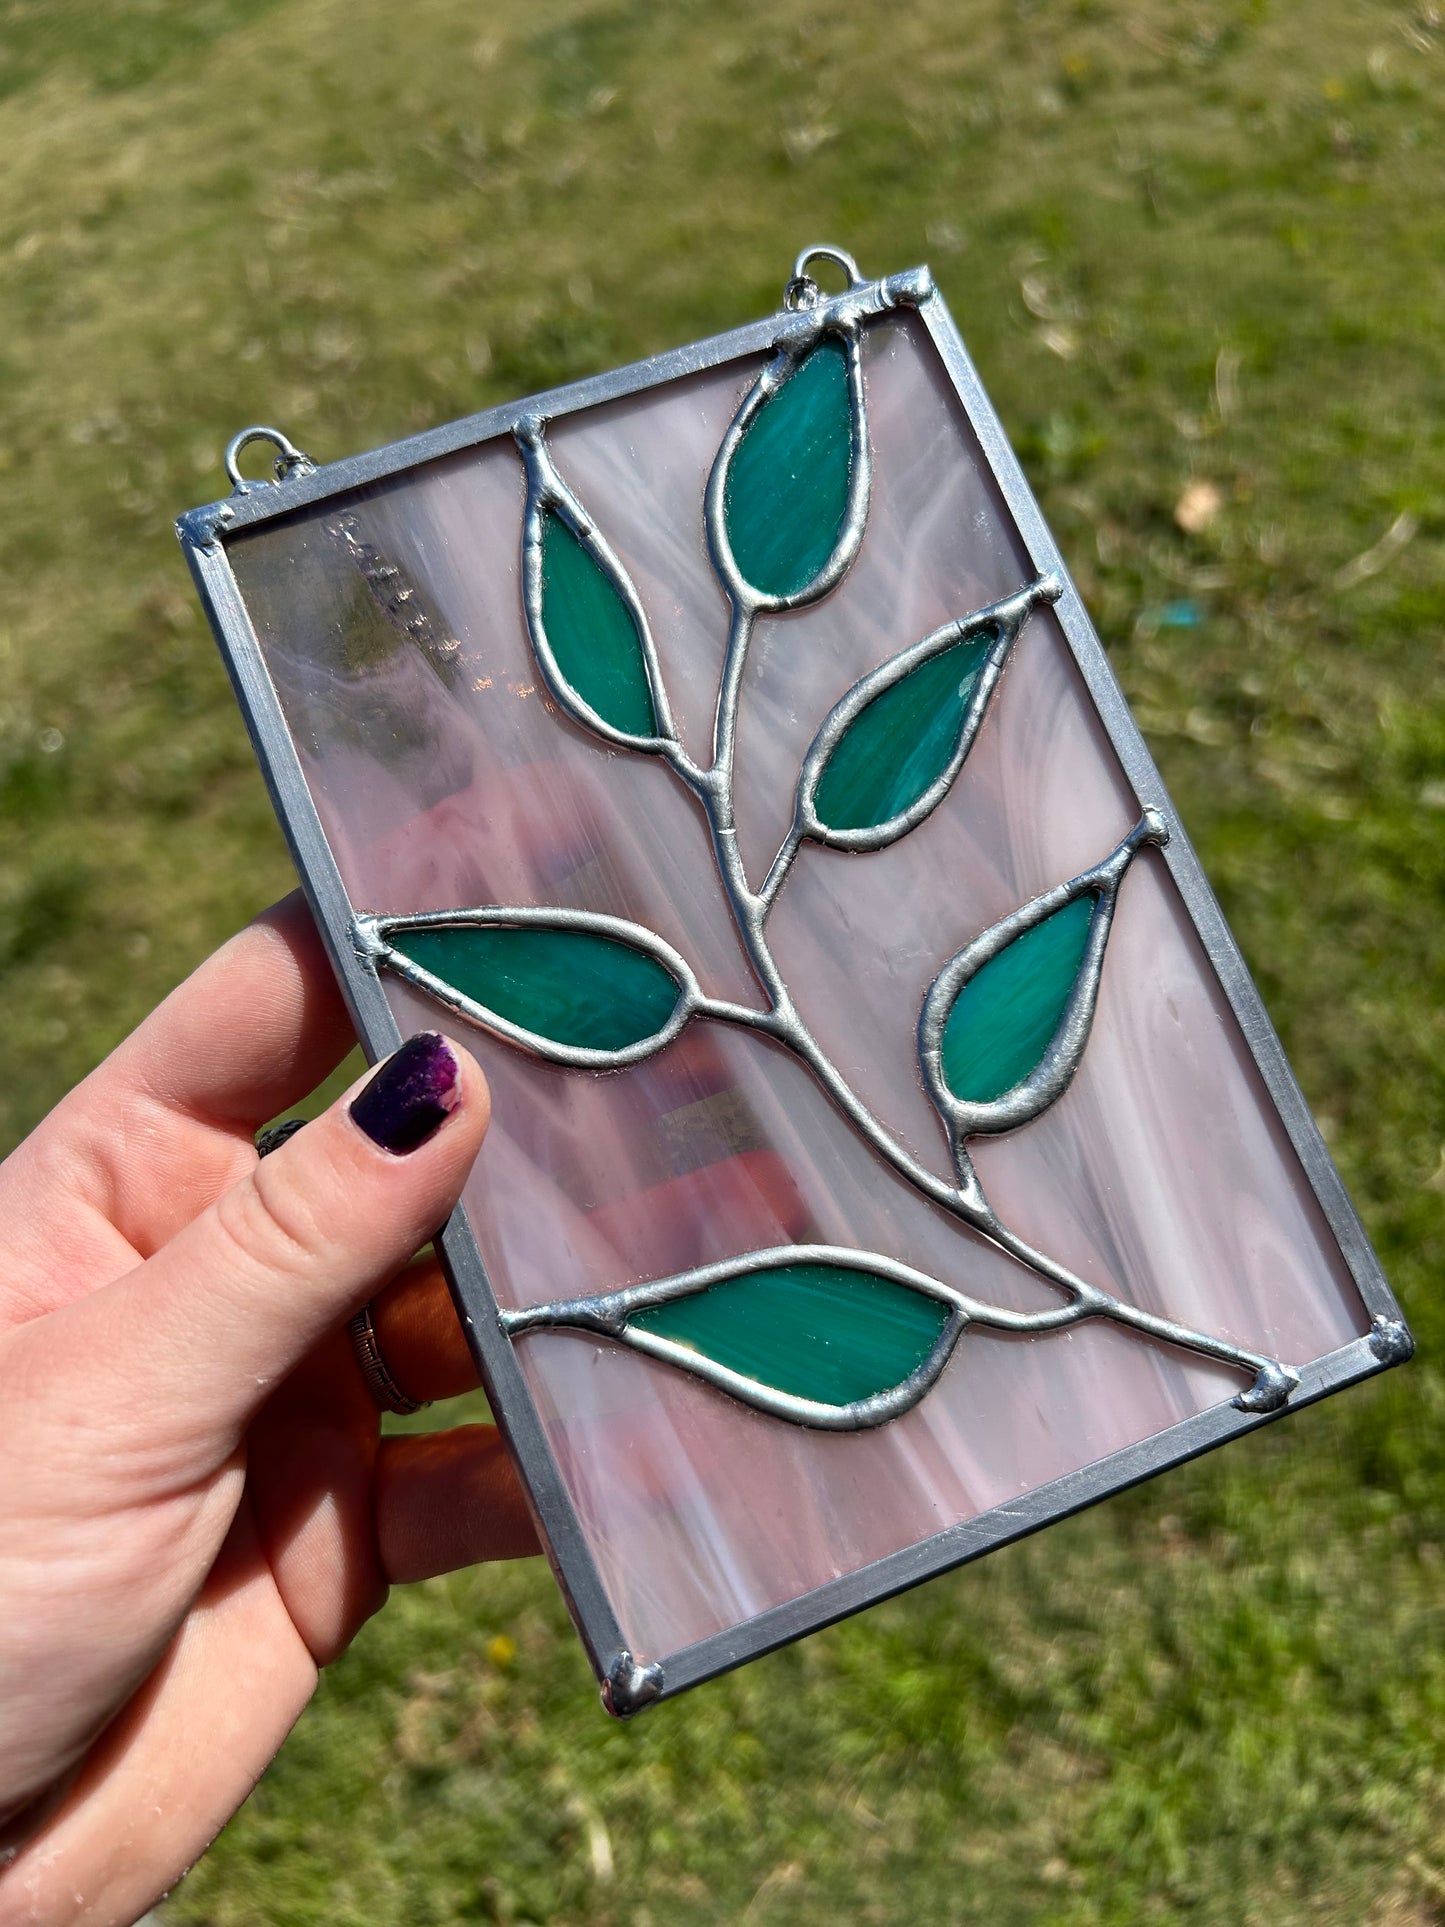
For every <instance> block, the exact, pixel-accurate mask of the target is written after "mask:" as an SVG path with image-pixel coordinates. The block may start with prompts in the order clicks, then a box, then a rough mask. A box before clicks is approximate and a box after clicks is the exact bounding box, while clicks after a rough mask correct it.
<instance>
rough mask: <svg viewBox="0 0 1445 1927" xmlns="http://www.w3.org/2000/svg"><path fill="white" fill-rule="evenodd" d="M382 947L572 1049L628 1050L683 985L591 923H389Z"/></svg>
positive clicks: (650, 1030)
mask: <svg viewBox="0 0 1445 1927" xmlns="http://www.w3.org/2000/svg"><path fill="white" fill-rule="evenodd" d="M388 942H389V944H390V947H391V948H392V949H393V950H395V951H397V952H398V953H399V954H400V955H401V956H403V957H407V958H410V959H411V961H412V962H413V963H415V964H419V965H420V966H421V968H422V969H423V970H426V971H428V972H430V974H431V975H432V976H433V977H435V978H437V979H438V981H439V982H441V983H442V984H445V985H447V986H449V987H451V988H452V989H453V990H456V991H460V992H461V994H462V995H463V996H464V997H468V998H470V999H471V1001H472V1002H473V1003H475V1004H479V1005H480V1006H481V1007H482V1009H484V1010H486V1011H490V1012H491V1013H492V1014H493V1015H495V1016H497V1017H500V1018H502V1019H503V1021H504V1022H506V1023H509V1024H515V1025H516V1027H517V1028H518V1029H519V1030H525V1031H528V1032H530V1034H531V1035H532V1036H534V1037H540V1038H544V1039H546V1040H547V1041H548V1042H549V1043H553V1044H564V1045H567V1046H569V1047H570V1048H573V1049H582V1050H601V1051H619V1050H627V1049H629V1048H630V1047H631V1046H632V1045H633V1044H639V1043H641V1042H642V1041H643V1040H644V1039H645V1038H648V1037H654V1036H656V1035H657V1033H658V1032H659V1031H660V1030H663V1029H664V1028H665V1027H666V1025H667V1023H668V1020H669V1019H670V1018H671V1016H672V1014H673V1012H674V1011H675V1010H676V1008H677V1004H678V999H679V998H680V996H681V995H682V987H681V985H680V984H679V983H678V982H677V980H676V978H675V977H674V976H673V975H672V972H671V971H670V970H668V969H666V967H665V966H664V965H663V964H662V963H660V962H659V961H658V959H657V958H656V957H653V956H651V955H649V954H648V952H647V951H645V950H640V949H638V948H636V947H635V946H634V945H632V944H630V943H624V942H622V941H620V940H619V939H618V938H616V937H604V936H599V935H597V934H596V933H595V932H594V931H590V930H572V929H548V928H545V927H543V928H538V927H536V926H521V927H518V926H515V925H508V924H488V925H481V926H466V925H460V924H458V925H443V926H439V927H438V926H433V927H432V928H429V929H419V930H418V929H413V930H407V929H399V930H398V929H395V928H393V929H392V930H391V932H390V933H389V935H388Z"/></svg>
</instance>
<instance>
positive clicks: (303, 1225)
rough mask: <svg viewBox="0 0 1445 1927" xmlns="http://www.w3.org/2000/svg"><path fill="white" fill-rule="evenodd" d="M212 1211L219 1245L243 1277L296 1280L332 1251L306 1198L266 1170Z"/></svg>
mask: <svg viewBox="0 0 1445 1927" xmlns="http://www.w3.org/2000/svg"><path fill="white" fill-rule="evenodd" d="M214 1210H215V1220H216V1228H217V1230H218V1232H219V1234H220V1237H221V1239H222V1241H223V1242H224V1243H225V1244H226V1245H227V1246H229V1247H230V1249H231V1251H232V1253H233V1254H234V1255H235V1257H236V1259H237V1260H238V1262H239V1263H240V1264H241V1266H242V1267H243V1268H244V1269H246V1270H248V1271H251V1270H261V1271H267V1272H272V1273H279V1274H281V1275H282V1276H286V1275H295V1276H300V1275H302V1274H304V1273H308V1272H311V1271H314V1270H315V1269H316V1267H317V1264H318V1263H320V1262H323V1261H324V1260H325V1259H326V1258H327V1257H328V1256H329V1255H330V1254H331V1252H332V1251H333V1250H334V1248H335V1243H336V1241H335V1239H334V1238H333V1237H331V1236H329V1235H328V1234H327V1232H326V1230H325V1228H324V1227H323V1225H322V1223H321V1220H320V1218H319V1216H318V1214H317V1211H316V1208H315V1205H314V1203H313V1202H312V1200H311V1199H309V1198H308V1196H307V1194H306V1192H305V1191H304V1190H303V1189H302V1188H301V1187H300V1186H298V1185H296V1184H293V1183H288V1182H287V1181H286V1180H285V1178H284V1177H283V1175H282V1174H281V1173H280V1172H279V1171H276V1170H273V1169H268V1167H267V1166H266V1165H265V1164H261V1165H258V1166H257V1168H256V1169H255V1170H254V1171H253V1172H251V1174H250V1175H249V1176H248V1177H246V1178H244V1179H243V1180H242V1181H241V1183H240V1184H237V1185H234V1186H233V1187H232V1188H231V1189H230V1190H229V1191H227V1192H224V1193H223V1194H222V1196H221V1197H220V1198H218V1199H217V1200H216V1204H215V1207H214Z"/></svg>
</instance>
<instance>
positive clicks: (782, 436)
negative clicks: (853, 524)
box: [723, 335, 853, 598]
mask: <svg viewBox="0 0 1445 1927" xmlns="http://www.w3.org/2000/svg"><path fill="white" fill-rule="evenodd" d="M852 470H853V403H852V397H851V395H850V392H849V383H848V358H847V354H846V351H845V350H844V348H843V346H842V344H841V343H840V342H839V341H837V340H836V339H835V338H834V337H832V336H827V335H825V336H824V337H823V339H822V340H821V341H820V342H819V343H818V345H817V346H816V347H815V348H812V349H810V350H809V352H808V353H807V354H806V355H805V356H804V357H803V359H802V360H801V361H800V362H799V363H798V365H797V367H796V368H795V369H794V370H793V372H792V373H791V374H790V375H789V376H788V377H787V379H786V380H785V381H784V382H783V384H782V386H781V387H780V388H779V389H778V390H777V392H776V393H775V394H773V395H771V396H770V397H769V398H768V399H767V400H766V401H765V402H764V403H763V405H762V406H761V408H759V410H758V411H757V413H756V414H755V415H754V416H753V418H752V420H751V421H750V422H749V423H748V425H747V427H746V429H745V430H744V431H743V434H742V437H741V439H740V441H739V442H738V445H737V448H736V449H735V450H734V452H733V457H732V461H731V464H730V466H729V468H728V473H727V480H726V485H725V487H724V490H723V519H724V525H725V527H726V531H727V539H728V545H729V547H730V548H731V550H732V554H733V560H734V562H735V563H736V565H737V568H738V572H739V574H740V575H741V576H742V578H743V580H744V581H745V582H747V583H748V584H750V585H751V587H752V588H754V589H756V590H757V591H759V592H760V593H761V594H763V595H766V596H774V597H779V598H782V597H788V596H795V595H799V594H801V592H802V591H803V590H804V589H806V588H807V587H808V585H809V584H810V583H811V582H813V581H814V580H815V579H816V578H817V577H818V576H819V575H820V574H821V573H822V572H823V570H824V569H825V568H826V567H827V565H828V563H829V562H830V561H831V559H832V557H833V554H834V551H835V550H836V549H837V547H838V544H839V541H840V539H841V537H842V533H843V526H844V522H845V520H846V518H847V514H848V498H849V490H850V485H851V480H852Z"/></svg>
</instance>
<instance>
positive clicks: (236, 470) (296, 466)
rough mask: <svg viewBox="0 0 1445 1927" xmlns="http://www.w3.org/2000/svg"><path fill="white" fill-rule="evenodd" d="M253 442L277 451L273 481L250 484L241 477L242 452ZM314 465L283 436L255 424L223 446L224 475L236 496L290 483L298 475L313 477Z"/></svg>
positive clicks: (276, 429)
mask: <svg viewBox="0 0 1445 1927" xmlns="http://www.w3.org/2000/svg"><path fill="white" fill-rule="evenodd" d="M252 442H269V443H270V444H271V446H272V447H273V448H274V449H275V450H276V451H277V454H276V459H275V461H274V462H273V464H272V467H273V468H274V469H275V471H276V481H275V483H271V482H264V481H263V482H249V481H247V479H246V477H245V476H244V475H243V474H242V473H241V451H242V449H244V448H249V447H250V446H251V444H252ZM315 473H316V464H315V462H313V461H312V459H311V457H310V456H309V455H307V454H305V453H304V452H303V451H302V450H301V449H299V448H297V446H296V444H295V443H294V442H293V441H291V440H289V439H288V437H286V436H285V435H283V434H282V433H281V431H280V429H279V428H267V427H265V426H264V425H263V424H261V423H257V424H256V425H255V426H254V427H252V428H243V429H242V430H241V432H240V434H239V435H233V436H232V437H231V439H230V441H229V443H228V444H227V446H226V475H227V477H228V479H229V480H230V483H231V486H232V488H233V489H234V490H235V491H236V493H237V494H238V495H249V494H250V493H251V491H252V490H253V489H258V488H272V487H275V486H278V485H279V484H280V483H282V482H290V481H293V480H294V479H295V477H296V476H298V475H314V474H315Z"/></svg>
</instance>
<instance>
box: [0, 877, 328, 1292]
mask: <svg viewBox="0 0 1445 1927" xmlns="http://www.w3.org/2000/svg"><path fill="white" fill-rule="evenodd" d="M353 1041H354V1038H353V1033H352V1029H351V1024H350V1021H349V1019H348V1017H347V1014H346V1007H345V1005H344V1003H343V1002H342V999H341V993H340V991H339V990H338V989H337V986H336V981H335V978H334V977H333V975H332V972H331V968H330V965H329V963H328V962H327V959H326V954H325V952H324V950H323V949H322V946H321V940H320V938H319V937H318V936H317V933H316V928H315V925H314V924H313V922H312V920H311V915H310V912H309V911H308V910H307V908H306V905H305V903H304V902H303V901H302V898H301V896H300V894H299V893H293V894H292V895H291V896H289V897H286V898H283V899H282V901H281V902H280V903H277V904H273V905H272V907H271V908H270V909H269V910H266V911H263V912H262V914H261V915H260V916H259V917H257V918H256V919H255V920H254V922H252V923H250V924H248V925H247V926H246V928H245V929H244V930H242V931H240V932H239V933H238V934H237V935H236V936H234V937H232V938H231V939H230V941H229V942H228V943H226V944H224V945H222V947H221V949H219V950H218V951H217V952H216V953H215V954H214V955H213V956H211V957H209V958H208V959H207V960H206V962H205V963H203V964H202V965H201V966H200V967H199V969H197V970H195V971H194V972H192V974H191V975H190V976H189V977H187V978H186V980H185V982H184V983H182V984H181V985H179V986H178V988H177V989H175V990H173V991H172V992H171V994H170V996H169V997H167V998H166V999H165V1001H164V1002H163V1003H162V1004H160V1005H159V1006H158V1007H157V1009H156V1010H154V1011H153V1012H152V1013H151V1015H150V1016H149V1017H148V1018H146V1020H145V1022H144V1023H143V1024H141V1025H140V1026H139V1028H138V1029H137V1030H135V1031H134V1032H132V1034H131V1035H130V1036H129V1037H128V1038H127V1039H126V1040H125V1042H124V1043H122V1044H121V1045H119V1046H118V1047H117V1048H116V1050H114V1051H113V1052H112V1053H111V1055H110V1056H109V1057H108V1058H106V1060H105V1062H104V1063H103V1064H101V1065H100V1066H99V1067H98V1068H97V1069H96V1070H94V1071H92V1072H91V1074H90V1076H89V1077H87V1078H86V1079H85V1080H84V1082H82V1083H81V1084H79V1085H77V1086H76V1088H75V1089H74V1090H73V1091H72V1092H71V1093H70V1094H69V1096H68V1097H65V1098H63V1099H62V1100H61V1102H60V1103H59V1104H58V1105H57V1106H56V1108H55V1109H54V1110H53V1111H52V1112H51V1113H50V1115H49V1116H48V1117H47V1118H46V1119H45V1121H44V1122H43V1123H42V1124H41V1125H40V1126H39V1127H38V1129H37V1130H36V1131H35V1132H33V1133H32V1135H31V1136H30V1137H29V1138H27V1139H26V1141H25V1142H24V1143H23V1144H22V1145H21V1146H20V1147H19V1149H18V1150H17V1151H16V1152H15V1153H14V1154H13V1156H12V1157H11V1158H10V1159H9V1160H8V1161H7V1162H6V1163H5V1165H4V1166H3V1167H0V1214H3V1216H4V1217H5V1219H7V1220H8V1222H9V1223H10V1224H11V1225H12V1226H14V1227H15V1228H16V1231H17V1234H18V1241H19V1245H20V1249H19V1251H18V1252H16V1253H15V1254H14V1256H13V1258H12V1260H11V1262H12V1265H13V1266H14V1267H15V1269H14V1270H13V1271H12V1277H11V1281H10V1282H11V1283H12V1285H13V1286H14V1288H15V1289H16V1290H18V1291H19V1292H20V1293H21V1294H22V1296H25V1295H26V1294H27V1285H28V1286H29V1289H30V1290H31V1291H32V1292H33V1290H35V1289H41V1290H43V1289H44V1285H43V1282H42V1281H44V1280H46V1279H49V1278H53V1277H54V1276H55V1275H56V1274H58V1272H59V1271H60V1270H61V1269H62V1267H63V1268H64V1269H66V1270H68V1271H69V1273H70V1288H69V1289H67V1290H66V1292H65V1294H64V1296H66V1297H71V1296H75V1295H77V1294H78V1292H83V1291H89V1290H94V1289H95V1288H96V1287H97V1286H98V1285H100V1284H103V1283H106V1282H108V1281H109V1279H110V1278H113V1277H117V1276H119V1275H120V1273H121V1272H122V1271H125V1270H128V1269H129V1268H130V1267H131V1266H132V1265H133V1264H134V1263H135V1261H136V1259H137V1257H140V1258H146V1257H149V1256H150V1255H151V1254H152V1253H153V1252H155V1251H156V1250H158V1249H159V1248H160V1246H161V1245H163V1244H165V1243H166V1242H167V1241H168V1240H169V1239H170V1238H171V1237H173V1236H174V1235H175V1233H176V1232H177V1231H178V1230H179V1229H180V1228H181V1227H182V1226H183V1225H185V1224H188V1223H189V1222H190V1221H191V1219H192V1218H194V1217H196V1216H197V1214H198V1213H199V1212H200V1211H202V1210H203V1209H204V1208H205V1207H206V1205H208V1204H209V1203H210V1202H211V1200H212V1199H213V1198H215V1197H216V1196H217V1195H218V1194H219V1193H220V1192H222V1191H224V1190H226V1189H227V1188H229V1186H230V1185H232V1184H234V1183H235V1182H236V1181H237V1179H238V1178H240V1177H241V1176H242V1175H243V1174H244V1173H245V1171H246V1170H247V1169H248V1168H249V1166H250V1165H251V1164H252V1163H253V1162H254V1160H255V1150H254V1148H253V1143H252V1140H253V1137H254V1134H255V1132H256V1129H257V1127H258V1126H259V1125H261V1124H264V1123H265V1122H266V1121H267V1119H268V1118H271V1117H274V1116H275V1115H276V1114H277V1112H278V1111H281V1110H284V1109H285V1108H286V1107H287V1106H288V1105H291V1104H294V1103H296V1102H297V1101H298V1100H299V1099H301V1098H303V1097H305V1096H306V1095H307V1094H308V1093H309V1092H310V1091H312V1090H314V1089H315V1087H316V1085H317V1084H319V1083H320V1082H321V1080H322V1079H323V1078H324V1077H325V1076H326V1075H327V1073H328V1072H330V1071H331V1070H332V1069H334V1068H335V1066H336V1065H337V1064H338V1063H339V1062H340V1061H341V1059H342V1058H343V1057H344V1056H345V1055H346V1052H347V1050H348V1049H349V1048H350V1046H351V1044H352V1043H353ZM22 1205H23V1209H22V1208H21V1206H22ZM52 1302H53V1301H52ZM43 1308H44V1307H43V1306H36V1307H35V1309H43Z"/></svg>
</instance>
